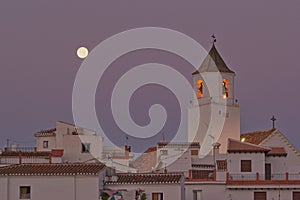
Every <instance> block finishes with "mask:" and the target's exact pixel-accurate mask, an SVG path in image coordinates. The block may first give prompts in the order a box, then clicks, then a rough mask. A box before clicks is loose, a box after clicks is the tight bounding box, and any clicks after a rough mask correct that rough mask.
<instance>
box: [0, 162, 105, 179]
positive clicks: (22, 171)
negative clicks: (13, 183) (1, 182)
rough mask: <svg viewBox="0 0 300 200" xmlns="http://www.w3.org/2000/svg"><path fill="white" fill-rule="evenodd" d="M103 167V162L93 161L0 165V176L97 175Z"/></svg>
mask: <svg viewBox="0 0 300 200" xmlns="http://www.w3.org/2000/svg"><path fill="white" fill-rule="evenodd" d="M104 168H105V165H104V164H95V163H91V164H90V163H89V164H85V163H68V164H66V163H63V164H62V163H60V164H21V165H9V166H5V167H0V176H6V175H10V176H27V175H31V176H53V175H57V176H69V175H98V174H99V172H101V171H102V169H104Z"/></svg>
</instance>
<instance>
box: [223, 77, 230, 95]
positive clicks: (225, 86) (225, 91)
mask: <svg viewBox="0 0 300 200" xmlns="http://www.w3.org/2000/svg"><path fill="white" fill-rule="evenodd" d="M222 85H223V90H222V96H223V99H227V98H228V97H229V94H228V91H229V82H228V80H227V79H223V82H222Z"/></svg>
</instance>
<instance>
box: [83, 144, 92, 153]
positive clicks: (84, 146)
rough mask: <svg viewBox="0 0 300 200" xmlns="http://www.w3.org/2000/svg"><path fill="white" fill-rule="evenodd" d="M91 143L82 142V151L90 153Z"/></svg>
mask: <svg viewBox="0 0 300 200" xmlns="http://www.w3.org/2000/svg"><path fill="white" fill-rule="evenodd" d="M90 145H91V144H89V143H81V152H82V153H90Z"/></svg>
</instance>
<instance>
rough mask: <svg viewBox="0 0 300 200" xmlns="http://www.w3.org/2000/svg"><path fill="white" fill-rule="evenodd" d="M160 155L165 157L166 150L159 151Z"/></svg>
mask: <svg viewBox="0 0 300 200" xmlns="http://www.w3.org/2000/svg"><path fill="white" fill-rule="evenodd" d="M160 154H161V155H164V156H166V155H168V150H160Z"/></svg>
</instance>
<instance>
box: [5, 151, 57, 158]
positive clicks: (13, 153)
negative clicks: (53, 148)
mask: <svg viewBox="0 0 300 200" xmlns="http://www.w3.org/2000/svg"><path fill="white" fill-rule="evenodd" d="M50 154H51V152H50V151H36V152H34V151H28V152H26V151H3V152H2V153H1V155H0V156H7V157H9V156H19V155H20V156H50Z"/></svg>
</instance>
